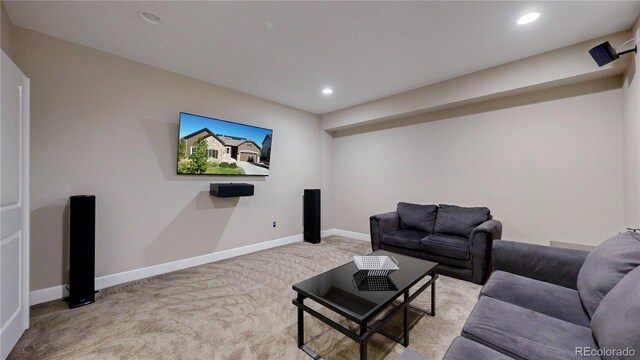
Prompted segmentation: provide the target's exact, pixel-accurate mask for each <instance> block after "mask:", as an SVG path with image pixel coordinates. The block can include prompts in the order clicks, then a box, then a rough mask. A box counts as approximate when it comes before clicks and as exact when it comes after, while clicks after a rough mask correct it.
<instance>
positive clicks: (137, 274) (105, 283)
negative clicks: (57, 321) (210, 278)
mask: <svg viewBox="0 0 640 360" xmlns="http://www.w3.org/2000/svg"><path fill="white" fill-rule="evenodd" d="M300 241H302V234H298V235H293V236H289V237H285V238H280V239H275V240H270V241H265V242H261V243H258V244H253V245H247V246H242V247H238V248H235V249H229V250H223V251H218V252H214V253H211V254H206V255H200V256H196V257H192V258H188V259H182V260H176V261H172V262H168V263H164V264H158V265H152V266H148V267H144V268H140V269H135V270H130V271H125V272H121V273H117V274H112V275H106V276H101V277H98V278H96V282H95V286H96V290H99V289H104V288H107V287H110V286H114V285H119V284H124V283H127V282H129V281H135V280H140V279H144V278H147V277H150V276H155V275H160V274H165V273H168V272H172V271H177V270H182V269H186V268H190V267H194V266H198V265H203V264H208V263H211V262H215V261H220V260H224V259H229V258H232V257H236V256H240V255H245V254H250V253H253V252H256V251H261V250H266V249H270V248H274V247H278V246H282V245H287V244H292V243H295V242H300ZM67 295H68V292H67V290H66V289H65V286H64V285H59V286H54V287H50V288H47V289H41V290H35V291H31V292H30V293H29V304H30V305H36V304H41V303H44V302H47V301H51V300H57V299H62V298H64V297H65V296H67Z"/></svg>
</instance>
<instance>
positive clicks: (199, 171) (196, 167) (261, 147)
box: [178, 112, 273, 176]
mask: <svg viewBox="0 0 640 360" xmlns="http://www.w3.org/2000/svg"><path fill="white" fill-rule="evenodd" d="M272 136H273V130H270V129H264V128H261V127H257V126H250V125H244V124H238V123H234V122H231V121H226V120H220V119H214V118H210V117H205V116H199V115H193V114H188V113H183V112H181V113H180V130H179V139H178V174H180V175H250V176H268V175H269V163H270V162H271V138H272Z"/></svg>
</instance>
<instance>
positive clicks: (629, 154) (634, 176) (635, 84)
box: [624, 18, 640, 228]
mask: <svg viewBox="0 0 640 360" xmlns="http://www.w3.org/2000/svg"><path fill="white" fill-rule="evenodd" d="M639 31H640V18H638V21H637V22H636V24H635V26H634V28H633V32H634V33H635V34H636V35H635V36H636V42H638V41H640V35H639V33H638V32H639ZM626 56H632V57H633V59H632V62H631V66H630V67H629V70H627V72H626V74H625V82H624V169H625V173H624V175H625V176H624V224H625V226H626V227H630V228H640V79H639V78H638V69H640V56H638V55H626Z"/></svg>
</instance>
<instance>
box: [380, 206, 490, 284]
mask: <svg viewBox="0 0 640 360" xmlns="http://www.w3.org/2000/svg"><path fill="white" fill-rule="evenodd" d="M369 222H370V225H371V247H372V248H373V251H376V250H378V249H384V250H388V251H392V252H396V253H400V254H405V255H409V256H414V257H419V258H423V259H426V260H431V261H434V262H437V263H438V264H439V265H438V268H437V269H436V272H438V273H439V274H442V275H447V276H452V277H455V278H458V279H463V280H468V281H473V282H474V283H476V284H483V283H484V282H485V280H486V279H487V277H488V275H489V264H490V260H491V244H492V242H493V240H494V239H500V236H501V235H502V223H500V222H499V221H497V220H493V219H492V217H491V213H490V211H489V209H487V208H486V207H460V206H453V205H444V204H440V205H439V206H436V205H417V204H408V203H403V202H401V203H398V207H397V209H396V211H393V212H389V213H385V214H379V215H374V216H371V218H370V219H369Z"/></svg>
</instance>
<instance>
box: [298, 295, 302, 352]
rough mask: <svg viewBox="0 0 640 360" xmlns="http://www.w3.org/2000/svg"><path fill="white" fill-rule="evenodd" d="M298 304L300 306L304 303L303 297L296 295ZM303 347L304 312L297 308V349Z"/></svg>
mask: <svg viewBox="0 0 640 360" xmlns="http://www.w3.org/2000/svg"><path fill="white" fill-rule="evenodd" d="M297 300H298V302H299V303H300V304H302V303H303V302H304V296H302V295H298V299H297ZM302 346H304V311H303V310H302V309H301V308H298V347H299V348H301V347H302Z"/></svg>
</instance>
